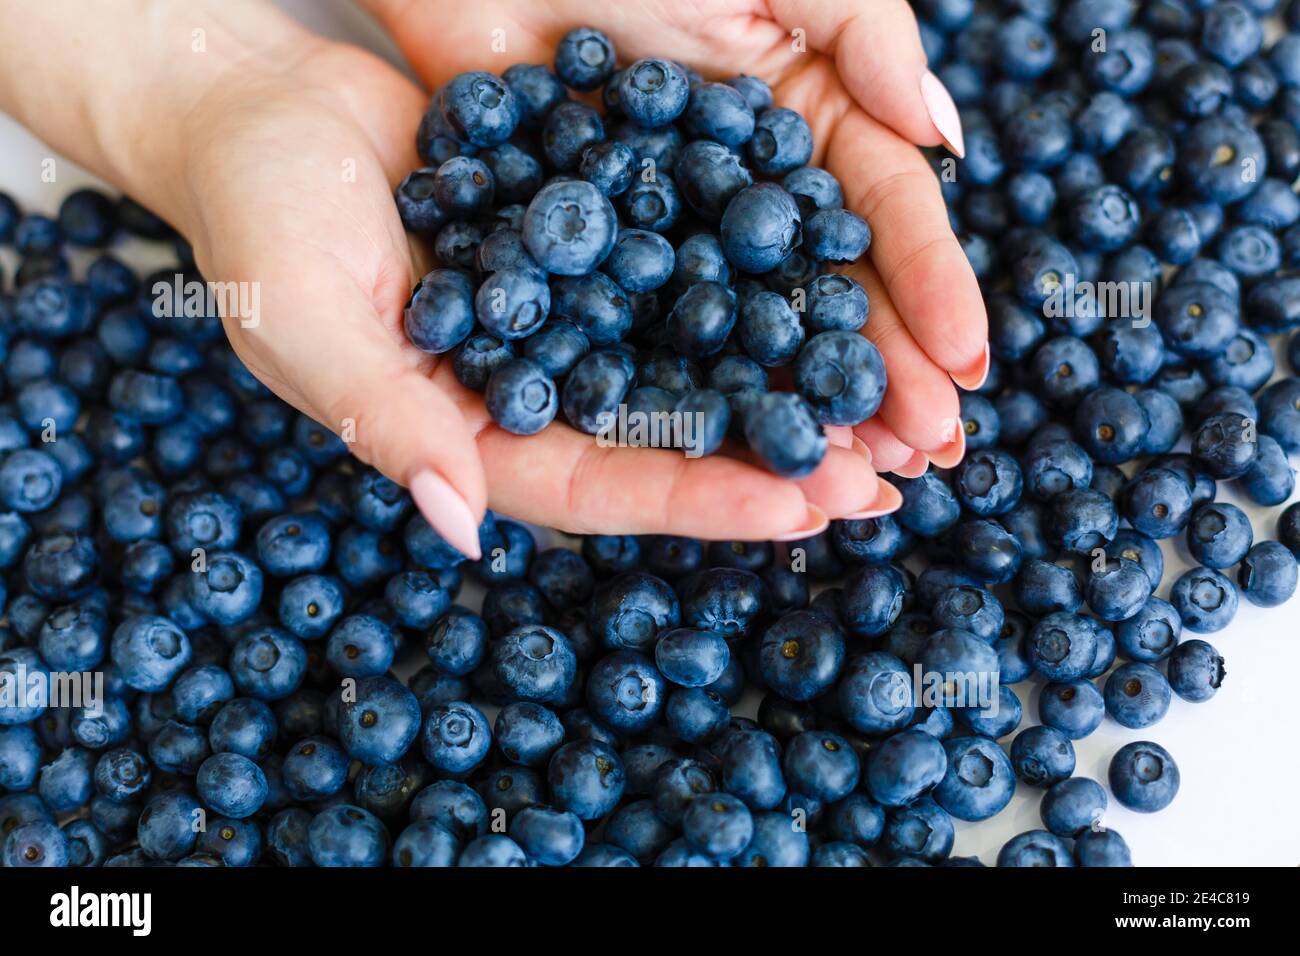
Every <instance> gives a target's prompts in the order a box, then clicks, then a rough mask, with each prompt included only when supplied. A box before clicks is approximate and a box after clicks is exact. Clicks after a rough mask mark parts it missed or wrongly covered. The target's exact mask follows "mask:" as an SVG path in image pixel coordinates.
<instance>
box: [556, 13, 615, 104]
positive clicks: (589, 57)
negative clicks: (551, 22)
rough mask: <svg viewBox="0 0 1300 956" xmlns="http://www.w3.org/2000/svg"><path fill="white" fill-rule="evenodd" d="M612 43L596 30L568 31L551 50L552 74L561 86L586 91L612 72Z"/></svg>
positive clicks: (598, 84)
mask: <svg viewBox="0 0 1300 956" xmlns="http://www.w3.org/2000/svg"><path fill="white" fill-rule="evenodd" d="M614 59H615V57H614V44H613V43H612V42H611V41H610V39H609V37H607V36H606V35H605V34H603V33H601V32H600V31H599V30H593V29H591V28H590V27H580V28H578V29H576V30H570V31H569V32H568V33H566V34H565V35H564V37H563V38H562V39H561V40H560V42H559V45H558V46H557V47H556V48H555V73H556V75H557V76H558V77H559V78H560V80H561V81H562V82H563V83H564V85H565V86H569V87H572V88H573V89H575V90H581V91H582V92H588V91H590V90H594V89H596V88H597V87H598V86H600V85H601V84H602V83H604V82H605V81H607V80H608V79H609V78H610V76H611V75H612V74H613V72H614Z"/></svg>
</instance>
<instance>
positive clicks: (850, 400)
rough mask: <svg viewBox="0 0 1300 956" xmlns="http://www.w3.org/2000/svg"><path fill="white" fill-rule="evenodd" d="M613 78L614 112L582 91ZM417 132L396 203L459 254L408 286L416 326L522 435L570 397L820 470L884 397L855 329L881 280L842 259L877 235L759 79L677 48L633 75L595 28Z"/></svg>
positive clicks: (451, 87) (438, 245) (411, 327)
mask: <svg viewBox="0 0 1300 956" xmlns="http://www.w3.org/2000/svg"><path fill="white" fill-rule="evenodd" d="M598 89H599V90H601V97H602V101H603V105H604V112H603V115H602V114H601V113H598V112H597V111H596V110H594V109H592V108H590V107H588V106H586V105H585V104H584V103H582V102H579V101H577V100H574V99H571V98H570V94H569V90H578V91H583V92H591V91H594V90H598ZM417 146H418V148H419V151H420V155H421V157H422V158H423V159H424V161H425V162H426V163H428V166H426V167H424V168H422V169H418V170H416V171H414V172H412V173H411V174H410V175H409V176H408V177H407V178H406V179H405V180H404V181H403V182H402V184H401V186H399V187H398V190H397V205H398V208H399V210H400V211H401V213H402V219H403V222H404V224H405V225H406V227H407V229H409V230H410V231H412V232H414V233H417V234H420V235H424V236H427V237H429V238H430V239H431V240H432V241H433V247H434V250H435V252H436V253H437V255H438V258H439V260H440V268H438V269H435V270H433V271H432V272H430V273H429V274H428V275H426V276H425V277H424V278H423V279H422V280H421V281H420V283H419V284H418V285H417V286H416V288H415V291H414V292H413V293H412V295H411V299H410V302H409V303H408V305H407V308H406V318H405V323H406V333H407V336H408V337H409V338H410V340H411V342H413V343H414V344H415V345H416V346H417V347H418V348H420V349H423V350H424V351H427V352H432V353H443V352H449V351H454V353H455V354H454V356H453V358H452V362H453V367H454V369H455V372H456V376H457V378H458V379H459V380H460V381H461V382H462V383H463V384H464V385H466V386H467V387H469V388H473V389H476V390H479V391H482V392H484V394H485V397H486V401H487V407H488V411H489V412H490V413H491V415H492V418H493V420H494V421H496V423H497V424H498V425H500V426H501V427H502V428H505V429H506V430H508V431H511V432H514V433H515V434H520V435H531V434H534V433H536V432H538V431H540V430H541V429H543V428H545V427H546V426H547V425H548V424H550V423H551V421H553V420H554V419H555V417H556V416H557V415H558V414H560V413H561V412H562V413H563V415H564V419H565V420H566V421H567V422H568V423H569V424H570V425H571V426H572V427H574V428H577V429H579V430H581V431H585V432H589V433H595V434H602V433H604V434H606V435H608V434H610V432H611V431H612V429H613V428H614V427H615V426H616V425H617V424H618V423H620V422H629V421H631V420H633V419H635V418H636V417H637V416H643V417H644V420H645V421H646V422H654V421H663V422H672V421H673V419H674V418H680V417H681V416H687V415H689V416H692V417H693V421H692V423H691V425H690V426H689V427H688V428H686V429H679V430H678V431H677V432H675V433H674V435H675V440H674V442H673V443H672V445H671V447H679V448H680V447H683V445H685V447H684V450H685V451H686V452H687V453H688V454H690V455H692V456H698V455H701V454H711V453H713V452H714V451H716V450H717V449H718V448H719V447H720V445H721V444H722V442H723V441H724V440H725V438H726V437H727V436H728V434H730V435H731V436H732V437H733V438H735V439H739V440H743V441H747V442H748V444H749V447H750V448H751V449H752V450H753V451H754V452H756V453H757V454H758V456H759V457H760V458H761V459H762V460H763V461H764V462H765V463H766V464H767V465H768V467H769V468H771V469H772V470H773V471H775V472H777V473H778V474H782V475H787V476H791V477H801V476H803V475H806V474H808V473H809V472H811V471H812V470H813V469H814V468H816V467H817V464H818V463H819V462H820V461H821V459H822V457H823V456H824V455H825V451H826V439H825V437H824V435H823V434H822V429H821V426H822V425H856V424H858V423H859V422H862V421H865V420H866V419H868V418H870V417H871V416H872V415H874V414H875V412H876V409H877V408H878V407H879V406H880V402H881V400H882V399H883V397H884V392H885V368H884V363H883V362H882V361H881V358H880V354H879V352H877V351H876V348H875V346H873V345H872V344H871V343H870V342H868V341H867V340H866V339H865V338H863V337H862V336H861V335H859V334H858V333H859V331H860V330H861V329H862V327H863V326H864V325H865V324H866V322H867V313H868V302H867V295H866V292H865V291H864V290H863V289H862V287H861V286H860V285H859V284H858V283H857V282H856V281H854V280H853V279H852V278H851V277H849V276H846V275H842V274H838V273H832V272H829V271H828V268H829V267H830V266H831V265H834V264H839V263H850V262H853V261H854V260H856V259H858V258H859V257H860V256H861V255H862V254H863V253H864V252H865V251H866V250H867V247H868V245H869V244H870V242H871V231H870V229H869V228H868V227H867V224H866V223H865V222H863V221H862V219H860V218H859V217H858V216H856V215H854V214H853V213H852V212H849V211H848V210H846V209H844V208H843V194H842V191H841V189H840V186H839V183H838V182H836V180H835V177H833V176H832V175H830V174H829V173H827V172H826V171H825V170H823V169H819V168H817V167H815V166H809V165H808V163H809V161H810V160H811V158H812V153H813V140H812V133H811V131H810V130H809V128H808V124H807V123H806V122H805V121H804V119H803V117H801V116H800V115H799V114H798V113H795V112H793V111H792V110H788V109H780V108H775V107H773V105H772V95H771V91H770V90H769V89H768V88H767V85H766V84H765V83H764V82H763V81H762V80H759V79H757V78H755V77H751V76H741V77H737V78H736V79H733V80H731V81H729V82H728V83H713V82H705V81H704V80H703V79H702V78H701V77H700V76H698V75H697V74H695V73H694V72H692V71H690V70H688V69H687V68H685V67H683V66H681V65H680V64H678V63H675V62H673V61H672V60H667V59H659V58H649V59H643V60H638V61H636V62H635V63H631V64H628V65H627V66H626V67H625V68H624V69H621V70H620V69H618V68H617V65H616V62H615V52H614V48H613V44H612V43H611V42H610V40H609V38H608V37H606V36H605V35H604V34H602V33H600V32H598V31H595V30H590V29H579V30H574V31H572V32H571V33H569V34H568V35H566V36H565V38H564V39H563V40H562V41H561V43H560V46H559V49H558V51H557V53H556V58H555V72H554V73H552V72H551V71H550V70H549V69H547V68H546V67H543V66H533V65H526V64H519V65H516V66H512V67H510V68H509V69H508V70H506V71H505V72H504V74H502V75H501V76H500V77H497V76H494V75H492V74H490V73H484V72H473V73H464V74H461V75H459V76H457V77H455V78H454V79H453V80H452V81H451V82H449V83H448V84H447V85H446V86H445V87H443V88H442V89H441V90H439V91H438V92H437V93H436V94H435V95H434V97H433V101H432V103H431V105H430V107H429V111H428V112H427V113H426V114H425V116H424V119H423V121H422V122H421V124H420V128H419V133H418V136H417ZM787 365H792V366H793V372H794V378H793V384H794V392H793V393H790V394H783V395H780V394H777V395H774V394H772V393H769V391H768V386H769V382H768V370H769V369H777V368H781V367H783V366H787ZM643 430H644V425H643ZM683 435H686V436H688V437H689V438H690V440H689V441H683V439H682V436H683ZM632 443H638V444H645V443H647V442H642V441H636V440H635V439H634V440H633V442H632ZM653 443H654V444H658V442H653Z"/></svg>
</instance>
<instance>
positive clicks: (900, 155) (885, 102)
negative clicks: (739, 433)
mask: <svg viewBox="0 0 1300 956" xmlns="http://www.w3.org/2000/svg"><path fill="white" fill-rule="evenodd" d="M361 2H362V5H363V6H365V7H367V8H368V9H369V10H370V11H371V12H372V13H373V14H374V15H375V17H376V18H377V19H378V20H379V21H380V23H381V24H383V25H384V26H385V27H386V28H387V29H388V30H389V32H391V33H392V35H393V37H394V38H395V39H396V41H397V42H398V44H399V45H400V46H401V48H402V50H403V52H404V53H405V55H406V57H407V59H408V60H409V61H410V63H411V65H412V67H413V68H414V70H415V72H416V73H417V75H418V76H419V77H420V78H421V79H422V80H423V81H424V83H425V84H426V85H427V86H428V87H429V88H430V89H434V88H436V87H437V86H439V85H441V84H442V83H444V82H446V80H448V79H449V78H450V77H451V76H453V75H455V74H456V73H459V72H461V71H463V70H468V69H486V70H492V71H494V72H501V71H502V70H504V69H505V68H506V67H507V66H509V65H510V64H511V63H517V62H529V63H550V62H551V61H552V60H553V57H554V49H555V45H556V43H557V42H558V41H559V39H560V38H561V37H562V36H563V35H564V34H565V33H566V32H568V31H569V30H571V29H573V28H574V27H577V26H594V27H596V28H598V29H601V30H603V31H605V32H606V33H607V34H609V36H610V37H611V39H612V40H613V41H614V44H615V47H616V48H617V50H618V53H619V58H620V60H632V59H636V58H638V57H642V56H671V57H673V58H674V59H677V60H679V61H681V62H683V63H686V64H688V65H690V66H693V67H695V68H696V69H698V70H699V71H700V72H702V73H704V74H705V75H706V76H710V77H717V78H727V77H730V76H734V75H736V74H738V73H749V74H753V75H755V76H759V77H761V78H762V79H764V80H767V81H768V82H769V83H771V84H772V86H773V91H774V93H775V97H776V102H777V103H778V104H779V105H782V106H788V107H790V108H791V109H795V110H798V111H799V112H800V113H802V114H803V115H804V116H805V117H806V118H807V119H808V121H809V123H810V124H811V125H812V128H813V134H814V137H815V143H816V153H815V154H814V157H813V162H814V163H817V164H820V165H824V166H825V167H826V168H827V169H829V170H830V171H831V172H832V173H834V174H835V175H836V176H837V177H838V178H839V180H840V182H841V184H843V186H844V190H845V194H846V203H847V205H849V206H850V207H851V208H852V209H853V210H854V211H855V212H857V213H858V214H859V215H861V216H862V217H863V218H864V219H866V220H867V222H868V223H869V224H870V226H871V230H872V234H873V236H874V239H873V242H872V246H871V250H870V253H869V260H870V261H869V262H862V263H859V264H857V265H855V266H854V267H852V268H851V269H850V270H849V271H850V272H851V273H852V274H853V275H854V277H855V278H857V279H858V280H859V281H860V282H861V283H862V284H863V285H864V286H865V287H866V289H867V291H868V294H869V295H870V297H871V319H870V321H869V322H868V324H867V327H866V330H865V334H866V335H867V336H868V338H870V339H871V340H872V341H873V342H875V343H876V345H877V346H878V347H879V348H880V350H881V352H882V354H883V355H884V358H885V363H886V366H887V369H888V372H889V376H890V383H891V386H890V388H889V390H888V393H887V394H886V396H885V401H884V405H883V406H882V407H881V409H880V412H879V414H878V415H876V417H874V418H873V419H871V420H870V421H868V422H865V423H863V424H862V425H859V426H858V427H857V428H856V429H855V432H856V434H857V436H858V437H859V438H861V439H862V440H863V441H864V442H865V443H866V444H867V446H868V447H869V448H870V449H871V452H872V455H873V461H874V465H875V467H876V468H877V469H879V470H881V471H897V472H898V473H899V474H903V475H909V476H915V475H918V474H920V473H921V472H923V471H924V470H925V468H926V466H927V464H928V463H929V461H933V462H935V464H938V465H940V466H943V467H951V466H952V465H955V464H956V463H957V462H958V461H959V460H960V459H961V456H962V454H963V452H964V450H965V442H964V433H963V431H962V430H961V428H960V427H957V422H958V404H957V395H956V392H955V390H954V388H953V384H952V383H953V382H956V383H957V384H958V385H960V386H962V387H963V388H968V389H971V388H977V387H978V386H979V385H980V384H982V383H983V380H984V377H985V375H986V374H987V372H988V366H989V353H988V349H987V345H986V340H987V329H986V322H985V315H984V305H983V300H982V298H981V296H980V291H979V287H978V285H977V283H976V281H975V276H974V274H973V273H972V272H971V269H970V267H969V265H968V263H967V261H966V257H965V254H964V253H963V252H962V250H961V247H960V246H959V244H958V243H957V240H956V238H955V237H954V236H953V234H952V230H951V228H950V227H949V223H948V215H947V211H946V210H945V208H944V204H943V200H942V198H941V196H940V194H939V189H938V184H937V182H936V179H935V176H934V174H933V172H932V171H931V170H930V169H929V168H928V166H927V164H926V162H925V160H924V158H923V157H922V156H921V154H920V152H919V151H918V150H917V149H915V148H914V146H913V144H919V145H923V146H934V145H939V144H941V143H943V144H946V145H948V147H949V148H950V149H952V150H953V151H955V152H957V153H959V154H960V153H961V152H962V150H963V146H962V136H961V124H960V121H959V119H958V117H957V110H956V108H955V106H954V105H953V103H952V99H951V97H949V96H948V94H947V91H946V90H944V89H943V86H942V84H940V83H939V81H938V80H937V79H936V78H935V77H934V76H933V75H932V74H930V73H929V71H928V70H927V69H926V65H925V56H924V53H923V52H922V49H921V42H920V37H919V34H918V33H917V28H916V21H915V18H914V17H913V15H912V12H911V10H910V8H909V7H908V5H907V3H906V0H869V2H867V3H855V2H853V0H766V2H764V0H697V2H693V3H684V2H673V0H657V2H656V0H646V2H638V3H627V4H606V5H593V4H591V3H589V2H585V0H551V2H514V0H476V2H474V3H471V4H464V3H451V2H449V0H361ZM503 47H504V48H503ZM814 503H816V499H815V496H814ZM822 503H824V504H829V502H822ZM831 513H832V514H835V512H834V511H832V512H831Z"/></svg>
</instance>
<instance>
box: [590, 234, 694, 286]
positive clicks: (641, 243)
mask: <svg viewBox="0 0 1300 956" xmlns="http://www.w3.org/2000/svg"><path fill="white" fill-rule="evenodd" d="M675 261H676V259H675V253H674V251H673V247H672V245H671V244H670V243H669V242H668V240H666V239H665V238H664V237H663V236H661V235H659V234H658V233H656V232H649V231H647V230H645V229H620V230H619V233H618V237H617V238H616V239H615V241H614V246H613V249H612V251H611V252H610V254H609V257H608V258H607V259H606V260H605V262H604V263H603V264H602V266H601V268H603V269H604V270H605V271H606V272H608V273H609V275H610V276H611V277H612V278H613V279H614V281H615V282H617V283H618V284H619V286H620V287H621V288H623V289H624V290H625V291H627V292H652V291H654V290H655V289H658V288H659V287H660V286H662V285H663V284H664V283H665V282H667V281H668V279H669V277H670V276H671V275H672V273H673V266H674V264H675Z"/></svg>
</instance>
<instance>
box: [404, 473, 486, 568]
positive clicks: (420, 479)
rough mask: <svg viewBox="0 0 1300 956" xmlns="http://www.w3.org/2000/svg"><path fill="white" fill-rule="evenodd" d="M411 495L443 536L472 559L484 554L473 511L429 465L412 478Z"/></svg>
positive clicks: (428, 520)
mask: <svg viewBox="0 0 1300 956" xmlns="http://www.w3.org/2000/svg"><path fill="white" fill-rule="evenodd" d="M411 497H412V498H413V499H415V506H416V507H417V508H419V509H420V514H422V515H424V520H425V521H427V522H429V524H430V525H432V526H433V530H434V531H436V532H438V534H440V535H442V537H443V540H445V541H446V542H447V543H448V544H449V545H451V546H452V547H453V548H455V549H456V550H457V551H459V552H460V553H461V554H463V555H465V557H467V558H469V559H470V560H471V561H477V560H478V559H479V558H481V557H483V552H482V550H480V548H479V545H478V521H477V520H476V519H475V517H474V512H472V511H470V509H469V505H467V504H466V503H465V499H464V498H462V497H461V496H460V495H459V494H458V493H457V492H456V489H455V488H453V487H452V486H451V485H449V484H447V482H446V480H444V479H443V478H442V477H441V476H439V475H436V474H434V473H433V472H432V471H429V470H427V469H426V470H425V471H422V472H420V473H419V474H417V475H416V476H415V477H414V478H412V479H411Z"/></svg>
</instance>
